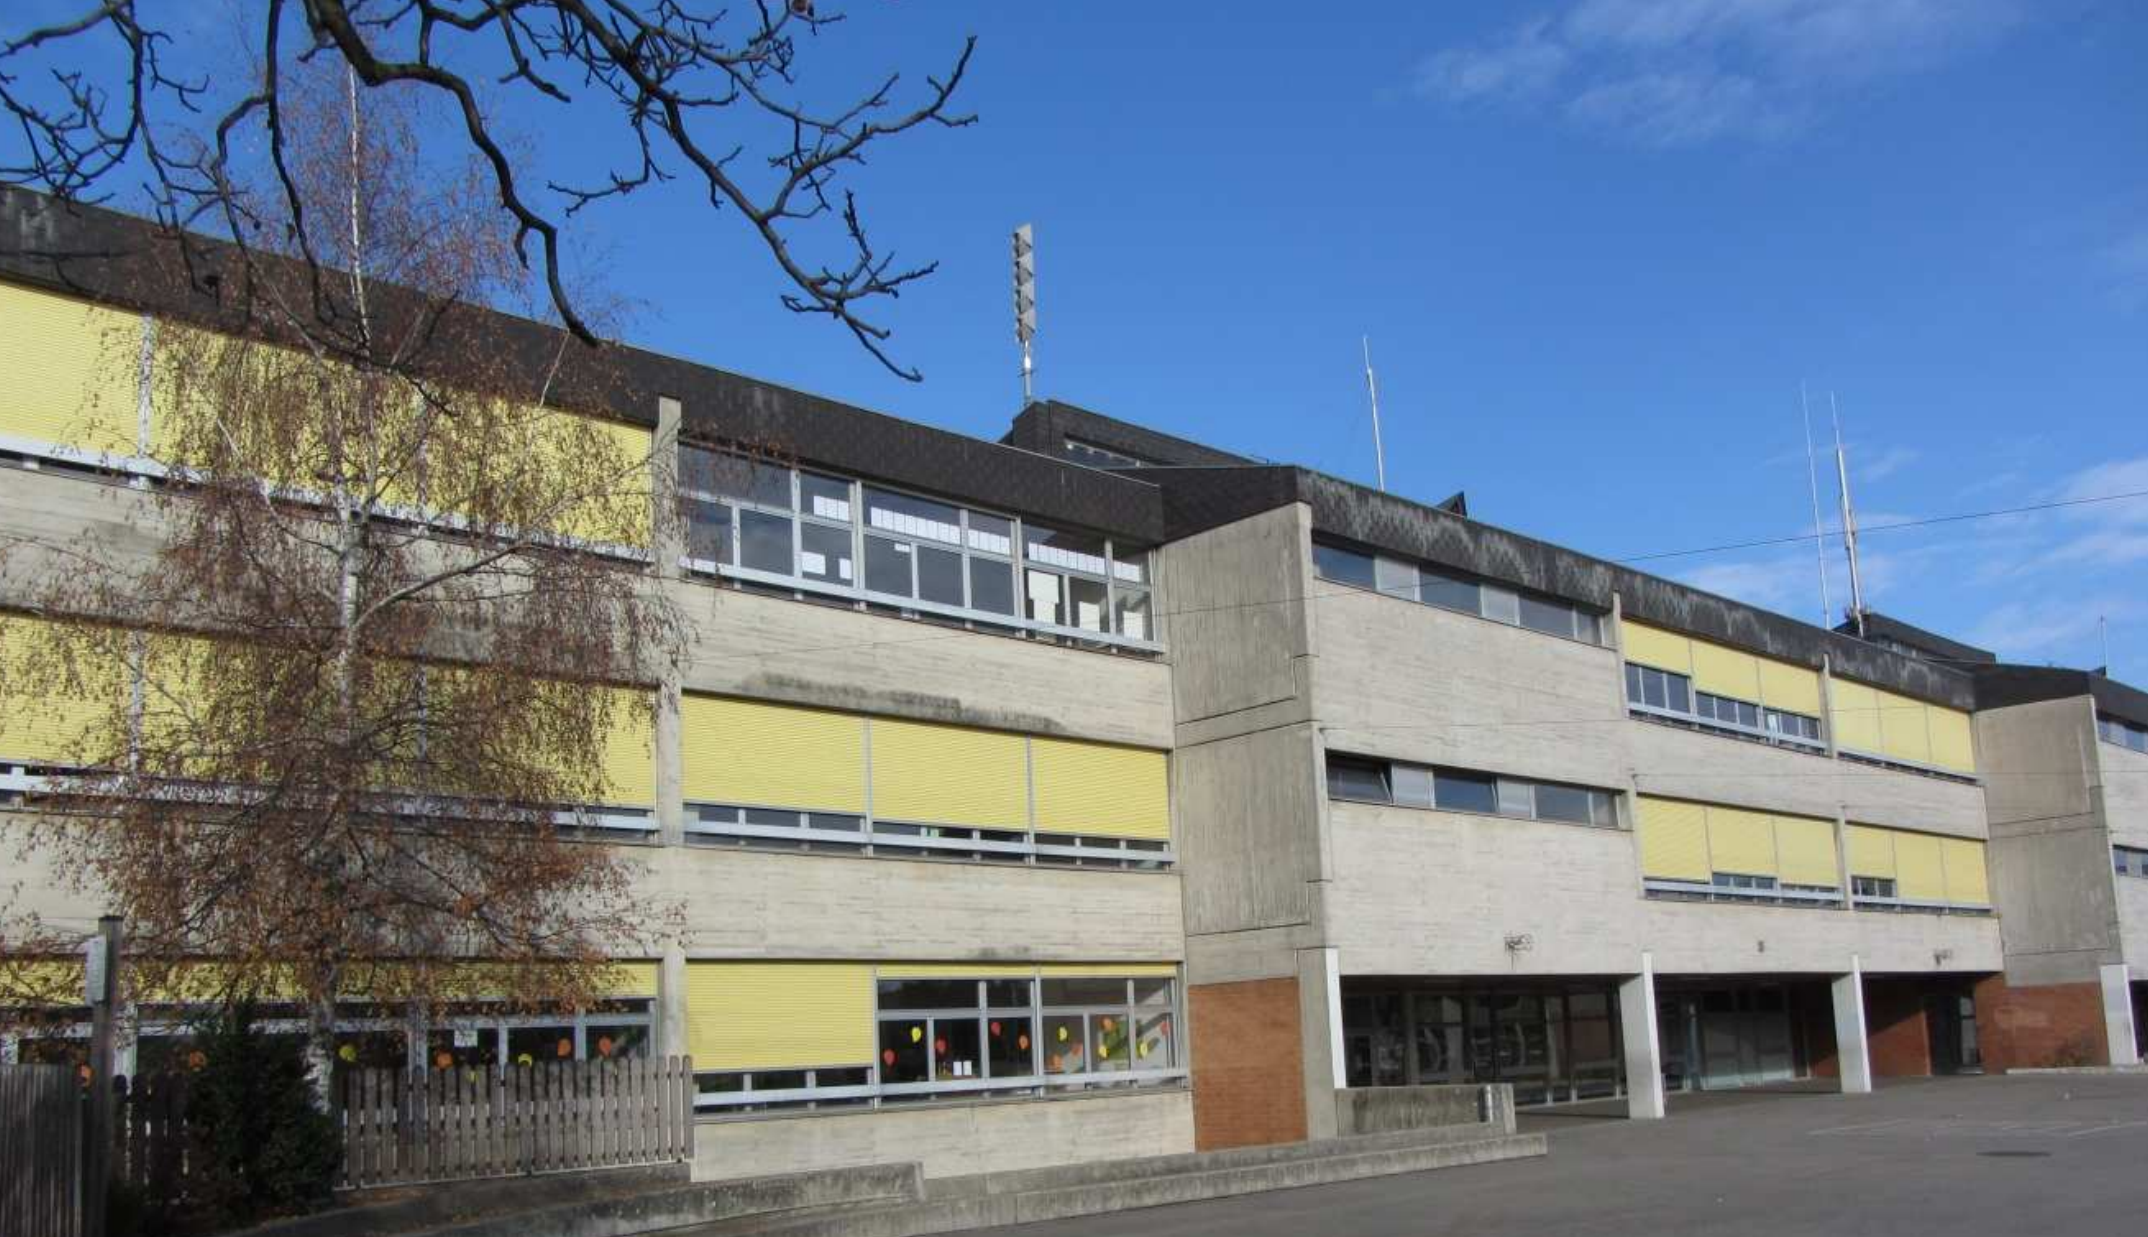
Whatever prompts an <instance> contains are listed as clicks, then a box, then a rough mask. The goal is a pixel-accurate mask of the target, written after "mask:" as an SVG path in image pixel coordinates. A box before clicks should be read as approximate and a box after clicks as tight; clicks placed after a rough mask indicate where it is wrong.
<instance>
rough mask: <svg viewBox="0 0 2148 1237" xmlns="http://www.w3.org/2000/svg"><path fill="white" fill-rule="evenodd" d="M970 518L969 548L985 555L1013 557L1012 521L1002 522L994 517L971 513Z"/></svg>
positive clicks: (979, 512) (981, 513) (975, 512)
mask: <svg viewBox="0 0 2148 1237" xmlns="http://www.w3.org/2000/svg"><path fill="white" fill-rule="evenodd" d="M969 516H970V548H971V549H972V550H983V551H984V552H985V553H987V554H1004V555H1009V556H1011V555H1013V553H1014V521H1013V520H1003V519H1001V518H999V517H998V516H996V515H986V514H985V513H983V512H982V511H972V512H970V513H969Z"/></svg>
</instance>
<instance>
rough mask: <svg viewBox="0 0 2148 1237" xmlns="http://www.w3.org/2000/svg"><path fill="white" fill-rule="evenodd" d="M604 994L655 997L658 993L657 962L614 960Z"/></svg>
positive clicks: (604, 985)
mask: <svg viewBox="0 0 2148 1237" xmlns="http://www.w3.org/2000/svg"><path fill="white" fill-rule="evenodd" d="M603 994H604V995H605V996H611V997H641V996H646V997H653V996H655V995H656V963H654V962H614V963H612V965H611V974H610V975H609V976H608V977H606V981H605V983H604V984H603Z"/></svg>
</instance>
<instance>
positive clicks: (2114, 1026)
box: [2099, 962, 2141, 1065]
mask: <svg viewBox="0 0 2148 1237" xmlns="http://www.w3.org/2000/svg"><path fill="white" fill-rule="evenodd" d="M2099 969H2100V971H2101V975H2102V979H2103V1036H2104V1042H2105V1043H2107V1044H2109V1045H2110V1047H2111V1064H2113V1065H2139V1064H2140V1063H2141V1050H2140V1041H2139V1040H2137V1039H2135V1038H2134V1036H2135V1034H2136V1032H2135V1030H2134V1026H2133V985H2132V984H2131V983H2130V982H2129V974H2130V973H2129V972H2128V971H2127V969H2126V964H2125V963H2123V962H2111V963H2105V964H2104V965H2103V966H2102V967H2101V968H2099Z"/></svg>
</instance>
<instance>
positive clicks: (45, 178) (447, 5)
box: [0, 0, 975, 381]
mask: <svg viewBox="0 0 2148 1237" xmlns="http://www.w3.org/2000/svg"><path fill="white" fill-rule="evenodd" d="M81 3H82V12H81V13H80V14H79V15H77V16H75V17H73V18H70V19H67V20H63V21H58V22H54V23H52V24H50V25H46V26H42V27H37V28H33V29H28V30H24V31H22V32H20V33H17V34H14V35H11V36H5V37H4V38H0V107H4V108H5V109H6V112H7V114H8V115H9V116H10V118H11V119H12V120H13V121H14V122H15V127H16V128H17V129H18V131H19V133H20V137H21V143H22V150H21V154H20V155H19V157H16V158H15V159H13V160H12V161H11V162H8V163H5V164H0V178H5V179H9V180H14V181H17V182H21V183H26V184H29V185H32V186H34V187H37V188H41V189H43V190H45V191H47V192H49V193H52V194H54V195H56V196H58V197H61V198H64V199H74V198H77V197H82V196H85V195H93V194H96V193H98V192H99V191H100V189H101V187H103V186H105V185H106V184H108V182H110V181H111V180H112V179H113V178H115V177H117V176H120V175H122V174H124V173H126V172H128V171H129V170H130V169H133V168H137V167H138V168H140V169H142V170H143V171H144V172H145V173H146V179H147V181H148V184H149V187H150V193H151V197H152V200H153V202H154V206H155V209H156V212H157V214H158V215H159V217H160V218H161V219H162V220H163V221H164V222H165V223H167V224H168V225H170V226H171V227H172V228H173V229H175V230H187V229H198V228H204V227H213V228H215V229H216V230H218V231H220V232H222V233H224V234H225V235H226V236H228V237H229V238H230V239H233V240H235V241H237V242H238V243H240V244H241V245H251V244H254V243H257V241H258V238H260V237H261V236H262V234H263V232H264V229H265V228H267V227H268V225H271V224H278V225H280V224H285V223H289V224H291V225H295V226H293V227H291V228H290V229H288V230H287V231H286V232H284V233H283V234H282V236H281V237H278V238H276V239H289V240H292V241H294V242H295V243H296V244H297V245H298V246H299V248H300V250H301V253H302V256H303V257H304V259H305V260H306V261H307V262H309V263H311V264H314V265H315V266H318V265H319V263H320V254H319V253H318V251H317V250H315V249H314V248H312V246H311V243H310V241H311V231H310V229H309V228H308V226H307V224H308V222H309V221H308V220H307V218H306V212H307V210H308V209H309V205H310V204H309V203H308V202H307V201H306V194H305V192H304V187H303V186H302V185H301V184H300V183H299V181H298V180H297V178H296V176H295V174H294V172H293V169H292V164H293V161H294V156H295V153H296V152H295V151H294V149H293V146H294V143H295V142H296V141H299V140H302V135H301V134H300V132H299V127H298V126H297V125H295V124H294V123H293V122H292V117H291V108H290V105H289V100H288V98H287V85H288V81H289V73H288V71H287V66H288V64H289V63H290V62H291V60H292V58H293V57H294V55H295V56H296V57H297V58H298V59H302V60H308V61H327V62H333V63H335V64H338V65H347V66H348V67H349V68H350V69H351V70H352V71H353V72H354V73H355V74H356V75H357V79H358V80H359V81H360V82H361V83H362V84H363V85H364V86H365V87H366V88H368V89H379V88H382V87H386V86H390V85H405V86H408V87H409V88H411V89H412V90H414V91H416V92H418V93H419V94H420V95H421V96H423V97H424V98H425V99H426V100H427V101H428V103H429V104H430V105H434V106H437V107H438V108H440V109H441V110H442V112H443V114H444V116H445V118H446V120H447V124H448V125H449V126H450V127H452V129H453V130H455V131H456V132H458V133H459V135H460V140H461V141H462V143H463V144H464V145H465V148H466V149H467V150H468V151H470V152H471V153H473V154H474V155H476V156H477V157H479V158H480V160H481V161H482V164H483V166H484V168H485V172H486V177H487V180H488V182H489V184H490V189H491V193H492V196H493V198H494V200H495V203H496V206H497V208H498V209H499V210H500V211H501V212H503V213H504V215H505V216H506V218H507V220H508V221H509V224H510V227H511V235H512V245H513V250H514V253H515V256H516V258H517V259H518V260H519V261H520V262H521V263H522V264H523V265H524V266H525V267H527V266H528V265H529V264H530V262H531V261H532V256H531V252H530V250H531V246H532V244H533V243H534V246H535V248H536V250H537V251H538V253H537V257H536V261H538V262H539V263H540V264H541V267H542V271H543V276H544V280H545V285H546V288H547V291H548V293H549V297H550V299H551V302H552V304H553V305H554V307H555V308H556V309H557V311H558V313H559V315H560V317H561V319H562V320H563V321H564V322H565V323H566V325H567V327H568V329H569V330H571V331H572V332H573V333H574V334H575V335H577V336H578V337H580V338H581V339H582V340H583V341H584V342H585V343H590V344H594V343H595V342H596V341H597V333H596V332H595V331H594V330H593V329H592V328H591V326H590V324H589V322H588V320H587V318H586V316H585V314H584V312H583V309H582V307H581V306H580V305H579V304H578V301H577V298H576V297H575V296H573V295H572V294H571V292H570V290H569V282H568V280H567V278H566V276H565V273H564V260H563V257H562V253H561V237H562V228H563V226H564V225H565V223H566V221H567V220H568V219H570V218H571V217H572V216H574V215H575V214H576V213H577V212H579V211H580V210H582V209H583V208H585V207H587V206H589V205H590V204H592V203H594V202H598V201H602V200H605V199H609V198H618V197H624V196H626V195H628V194H631V193H633V192H635V191H636V190H638V189H641V188H644V187H645V186H648V185H650V184H653V183H656V182H659V181H666V180H670V179H672V178H673V177H675V176H684V177H686V178H688V179H689V180H691V181H692V182H694V183H695V184H696V185H697V186H698V187H699V188H700V189H701V190H702V191H703V192H704V193H705V196H706V198H707V201H708V204H709V207H710V209H712V210H717V209H721V208H724V207H729V208H731V209H732V210H733V211H735V212H736V214H737V217H738V218H739V219H740V220H741V221H742V222H743V223H744V225H745V226H746V227H748V228H749V229H751V231H752V232H753V233H754V234H755V235H756V236H757V237H758V238H759V239H760V241H761V242H762V243H763V244H764V245H765V246H766V248H767V250H768V253H769V254H770V256H771V257H772V258H773V259H774V261H775V264H776V266H777V268H778V269H779V270H780V271H781V273H782V275H783V277H784V278H785V279H786V280H787V281H788V282H789V284H790V285H791V287H792V290H791V291H790V292H787V293H786V294H785V295H784V297H783V303H784V304H785V306H786V307H788V308H789V309H791V310H792V311H794V312H797V313H804V314H817V315H825V316H827V317H829V318H831V319H833V320H834V321H836V322H839V323H841V324H842V325H843V326H844V327H845V328H847V329H848V330H849V331H850V332H851V333H852V334H853V335H854V336H855V337H856V339H857V340H858V342H859V343H860V344H862V345H863V346H864V347H865V348H866V349H867V350H869V351H870V352H871V353H872V354H873V356H874V357H876V358H878V359H879V360H880V361H881V363H882V364H884V365H886V366H887V367H888V368H889V369H890V370H892V371H893V372H895V373H897V374H899V375H901V376H902V377H904V378H907V379H910V380H913V381H915V380H917V379H918V378H919V377H920V375H919V374H918V372H917V371H916V370H915V369H909V368H904V367H903V366H901V365H899V364H898V363H896V362H895V361H894V360H893V359H892V358H891V357H890V356H889V354H888V352H887V350H886V347H885V345H886V341H887V340H888V337H889V330H888V329H887V328H886V327H884V326H881V325H879V324H877V323H876V322H874V321H873V320H872V318H871V315H872V313H873V306H874V304H875V303H876V302H878V301H880V300H882V299H884V298H893V297H895V296H898V295H899V294H900V293H901V291H902V289H903V288H904V287H905V286H906V285H908V284H910V283H912V282H913V281H915V280H917V279H920V278H922V277H924V276H925V275H928V274H930V273H931V272H932V270H933V269H934V266H935V265H936V264H934V263H924V264H920V265H904V264H901V263H898V262H897V260H896V257H895V254H894V253H893V251H882V250H881V249H880V248H878V247H877V246H876V245H875V244H874V243H873V241H872V240H871V239H870V238H869V236H868V234H867V229H866V226H865V223H864V221H863V219H862V217H861V215H860V212H859V208H858V203H857V201H856V199H855V197H854V196H853V194H852V193H851V192H850V191H848V190H847V189H846V188H845V187H844V186H843V185H842V184H840V183H839V181H840V180H841V177H842V174H843V173H844V172H845V171H847V170H849V169H852V168H854V167H856V166H858V165H860V164H862V163H863V162H864V161H865V159H866V156H867V155H868V153H869V152H871V151H872V150H874V149H877V148H878V147H879V146H880V145H881V143H882V140H883V139H886V138H890V137H894V136H896V135H899V134H903V133H906V132H909V131H911V130H913V129H919V128H924V127H935V126H962V125H966V124H969V123H971V121H972V120H973V119H974V118H973V117H971V116H968V115H961V114H957V113H956V112H955V111H954V110H953V106H952V104H953V97H954V93H955V90H956V88H957V87H958V86H959V85H960V84H961V81H962V77H963V74H964V72H965V71H966V70H967V68H968V66H969V60H970V55H971V52H972V50H973V48H974V46H975V40H974V39H971V40H969V41H968V42H965V44H964V45H963V48H962V50H961V52H960V53H959V55H957V56H956V57H955V59H954V62H953V65H952V67H951V68H950V69H949V70H948V72H947V73H946V74H945V75H944V76H938V77H927V78H926V79H925V88H924V90H923V91H922V92H921V93H920V94H919V96H918V97H917V99H916V100H915V101H914V102H912V103H909V104H898V102H897V94H898V89H899V87H900V84H901V83H900V78H899V77H898V76H896V75H893V74H891V75H889V76H887V77H886V78H884V79H882V80H879V81H877V82H875V83H873V84H872V85H870V86H869V87H867V88H865V89H863V90H862V91H860V92H858V93H856V94H853V95H851V96H850V97H848V99H847V101H845V102H842V103H838V104H834V105H832V106H827V107H822V106H818V105H815V104H811V103H807V102H804V101H802V91H801V90H800V89H799V72H798V70H799V65H800V61H801V60H802V59H803V57H804V51H803V48H802V44H801V42H800V40H801V39H802V38H812V37H817V36H820V35H822V34H823V33H827V32H829V31H830V30H831V28H832V27H835V26H836V25H837V24H838V23H839V22H840V21H841V18H840V17H839V16H837V15H834V14H829V13H825V12H822V11H821V10H820V9H819V8H818V7H817V6H816V5H815V4H814V3H813V2H812V0H786V2H784V3H770V0H754V2H753V3H751V4H741V5H740V6H739V8H740V12H738V13H736V14H733V13H732V12H731V11H729V10H724V9H717V10H714V11H710V12H701V11H698V10H697V7H696V6H694V5H692V4H690V3H685V2H682V0H640V2H635V0H258V3H257V4H255V5H254V6H252V7H254V8H255V10H256V12H257V13H258V17H257V18H256V19H255V20H254V21H253V22H252V28H251V29H250V30H248V31H247V32H246V33H247V35H248V36H249V37H250V39H251V41H252V42H253V44H254V47H255V49H256V54H257V55H258V57H259V61H260V63H261V65H262V66H263V68H264V71H263V72H262V73H260V74H259V75H258V77H255V78H253V79H252V80H250V81H249V83H248V87H247V88H246V89H244V90H241V91H239V92H237V93H236V95H235V96H231V97H227V96H224V95H221V94H219V93H218V92H217V91H215V90H214V89H212V85H211V83H210V82H209V81H208V80H207V79H205V78H202V79H192V78H188V77H187V76H185V75H184V73H183V71H180V70H176V69H174V68H172V67H171V60H172V54H171V53H172V45H173V38H172V35H171V34H170V33H169V30H168V28H167V27H165V26H160V25H156V24H153V23H152V22H151V20H149V19H148V18H145V16H144V15H143V13H142V12H141V11H140V10H142V9H146V8H150V7H152V6H150V5H145V4H139V3H137V2H136V0H81ZM99 63H103V64H108V65H110V66H111V67H110V68H109V70H107V71H105V72H102V73H100V72H98V71H95V70H91V69H85V68H83V67H81V66H82V65H84V64H99ZM38 69H44V70H46V73H47V74H48V75H49V80H45V78H43V77H40V76H38V75H37V70H38ZM545 101H550V102H553V103H560V104H567V103H575V104H584V105H587V106H590V107H601V108H606V109H609V110H610V111H611V112H612V113H613V115H614V116H615V117H616V119H617V121H618V125H619V137H618V142H619V149H620V153H621V154H622V156H623V157H622V158H620V159H619V160H617V161H616V162H615V163H614V166H612V167H611V168H610V169H609V170H608V171H607V172H605V173H604V174H603V175H602V176H601V177H600V178H599V179H597V180H596V181H594V182H593V183H589V184H580V185H577V184H572V183H562V182H559V181H555V180H549V179H547V180H546V181H545V184H544V187H543V191H542V192H541V193H533V192H532V188H531V185H530V183H529V182H531V181H532V180H533V179H534V178H537V177H538V176H539V175H540V174H539V173H538V172H537V171H536V169H535V168H534V167H533V166H532V160H531V159H529V158H528V157H526V156H518V155H517V154H516V153H515V152H514V149H513V146H512V144H511V143H510V142H509V141H507V140H506V138H505V137H504V136H503V133H502V130H501V128H500V125H499V123H498V120H497V117H498V116H499V115H500V114H502V113H504V112H508V111H509V110H510V109H515V108H518V107H524V106H528V105H532V104H538V103H543V102H545ZM175 111H176V112H177V113H178V114H179V116H180V117H181V118H183V119H184V120H186V121H188V122H194V123H190V124H189V126H188V127H187V128H186V129H184V130H181V131H178V132H174V131H172V130H171V129H169V128H168V127H167V122H168V121H169V120H170V119H171V118H172V117H171V113H173V112H175ZM253 136H258V137H259V138H260V139H261V142H262V144H263V146H265V151H266V160H267V163H268V165H269V166H270V167H271V168H272V169H273V170H274V173H275V180H276V182H277V185H278V190H279V192H278V193H277V195H276V197H277V198H278V199H279V200H277V201H276V202H274V203H273V204H272V205H273V208H274V209H273V211H271V210H270V209H269V207H268V206H265V205H263V204H260V203H256V202H254V201H252V200H250V199H248V198H247V196H246V195H243V194H241V193H239V192H237V191H236V190H235V189H234V184H235V183H236V182H237V181H238V180H239V179H240V177H239V175H238V168H237V165H238V163H239V162H240V161H241V160H242V158H243V157H244V152H245V151H246V149H247V147H248V139H249V138H250V137H253ZM816 233H819V234H822V235H823V237H824V240H825V241H826V242H827V243H825V244H823V246H822V248H823V249H825V250H826V251H827V252H828V253H829V254H830V255H832V256H829V257H826V258H816V257H813V256H809V255H808V254H806V253H805V252H803V251H802V250H801V248H800V240H801V237H802V236H805V235H813V234H816ZM271 243H275V241H274V240H272V241H271Z"/></svg>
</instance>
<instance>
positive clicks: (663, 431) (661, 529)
mask: <svg viewBox="0 0 2148 1237" xmlns="http://www.w3.org/2000/svg"><path fill="white" fill-rule="evenodd" d="M682 415H683V414H682V410H681V408H680V405H679V401H677V400H675V399H672V398H670V397H668V396H666V397H664V398H661V399H658V400H657V401H656V439H655V446H654V448H653V458H652V459H651V460H650V462H649V490H650V493H651V495H652V496H653V498H652V501H653V502H654V503H655V507H656V509H655V512H654V520H655V528H656V537H655V540H654V543H653V544H652V546H651V549H652V550H653V551H654V553H655V555H656V575H657V578H659V579H662V580H673V579H677V578H678V576H679V556H680V555H682V554H684V553H685V552H686V546H685V544H684V541H683V538H682V537H681V536H680V530H679V520H678V511H679V497H678V468H677V462H678V441H679V419H680V417H681V416H682ZM679 692H680V685H679V667H678V664H677V663H676V662H673V663H670V664H666V665H663V666H659V667H657V685H656V725H655V732H654V734H653V736H652V737H653V738H654V740H655V747H656V751H655V753H654V755H655V757H656V829H657V837H658V840H660V841H661V842H662V843H663V844H664V845H666V846H680V845H684V844H685V841H686V821H685V815H686V809H685V803H684V800H685V795H684V792H683V791H682V789H681V787H682V785H683V783H682V778H683V776H684V775H683V772H682V760H683V758H682V757H681V755H680V739H679ZM681 979H682V980H683V979H684V975H683V973H682V975H681Z"/></svg>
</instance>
